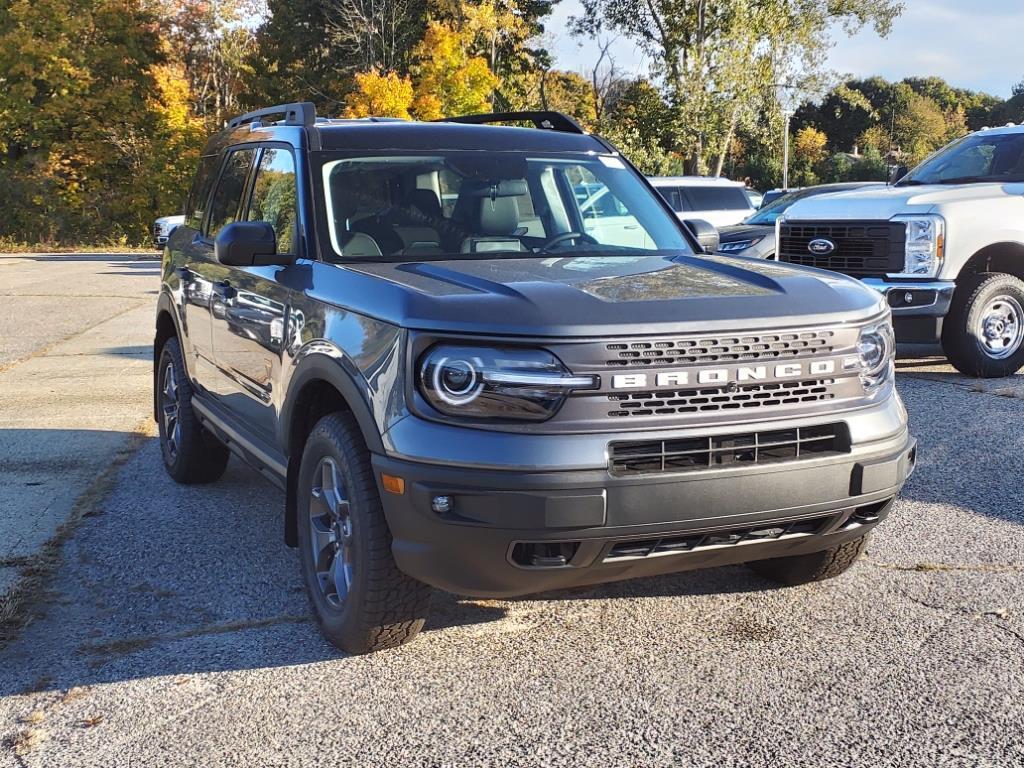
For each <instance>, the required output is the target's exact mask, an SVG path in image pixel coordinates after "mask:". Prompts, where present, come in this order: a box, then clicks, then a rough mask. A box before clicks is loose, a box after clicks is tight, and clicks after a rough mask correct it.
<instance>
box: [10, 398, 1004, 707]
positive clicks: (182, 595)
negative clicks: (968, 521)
mask: <svg viewBox="0 0 1024 768" xmlns="http://www.w3.org/2000/svg"><path fill="white" fill-rule="evenodd" d="M900 389H901V392H902V394H903V397H904V399H905V401H906V403H907V406H908V409H909V411H910V414H911V423H912V426H913V431H914V434H915V436H916V437H917V438H918V439H919V441H920V451H919V464H918V469H917V472H916V473H915V475H914V476H913V477H912V478H911V480H910V482H909V483H908V485H907V487H906V489H905V492H904V498H906V499H909V500H910V501H912V502H924V503H928V504H945V505H955V506H957V507H959V508H961V509H962V510H966V511H968V512H969V513H972V514H975V515H978V516H982V517H987V518H991V519H994V520H999V521H1003V522H1010V523H1014V524H1017V525H1021V524H1024V509H1022V508H1021V505H1020V504H1013V503H1010V501H1011V500H1012V499H1013V498H1015V496H1016V491H1015V490H1014V488H1013V487H1011V486H1010V484H1012V483H1013V482H1014V480H1013V479H1012V478H1015V477H1019V476H1020V471H1021V469H1022V468H1024V467H1022V465H1021V462H1022V459H1021V455H1022V454H1021V452H1020V451H1019V450H1011V451H1002V452H999V453H997V454H994V455H993V454H990V453H988V452H987V448H986V446H991V445H1006V446H1021V441H1022V438H1021V435H1022V434H1024V430H1022V429H1021V427H1022V423H1021V422H1022V419H1024V409H1022V408H1021V404H1020V402H1019V401H1018V400H1012V399H1007V398H999V397H991V396H986V395H982V394H976V393H971V392H965V391H964V390H963V389H961V388H959V387H948V386H944V385H941V386H940V385H937V384H936V383H935V382H932V381H928V380H926V379H916V378H910V379H904V378H901V381H900ZM14 433H19V434H14ZM124 437H125V436H124V435H123V434H121V433H107V434H106V436H105V437H104V436H103V435H96V434H90V433H89V432H88V431H87V430H77V431H76V430H0V449H2V453H0V456H3V457H4V458H3V459H0V485H2V486H3V487H5V488H7V489H10V488H18V487H20V488H22V489H23V490H22V491H21V492H19V494H17V495H12V494H6V493H5V496H6V497H9V498H5V505H14V504H19V505H22V506H25V505H27V508H28V509H29V510H30V511H31V510H33V509H35V508H36V507H38V508H39V509H40V510H41V509H42V508H43V507H44V506H45V505H46V504H48V503H49V500H50V499H51V497H52V492H50V491H51V489H50V487H49V485H48V484H50V483H52V484H53V488H54V489H56V488H58V487H60V484H61V483H63V484H64V485H66V484H67V483H68V478H69V475H68V471H69V469H68V468H69V467H73V468H74V472H79V473H84V474H85V475H86V476H88V475H89V473H91V475H92V477H99V478H101V479H102V477H103V475H104V471H105V468H104V465H103V464H102V462H100V463H97V462H96V461H93V462H92V463H90V462H89V460H88V459H89V457H91V456H93V455H102V454H104V452H106V454H107V455H109V454H111V453H113V452H114V449H112V448H111V445H112V443H109V444H108V443H107V442H104V440H107V441H115V442H116V440H117V439H121V440H122V442H123V440H124ZM52 446H59V447H60V450H59V451H56V452H54V451H53V450H52ZM101 449H102V450H101ZM17 456H29V457H32V459H31V460H24V461H22V460H16V459H15V458H14V457H17ZM974 457H978V458H974ZM981 457H985V461H982V460H981ZM968 467H969V468H970V476H969V477H967V474H968V472H967V469H968ZM34 483H38V484H39V485H32V484H34ZM83 487H85V488H86V490H85V491H83V494H82V496H81V497H79V499H78V500H77V501H76V514H77V515H78V517H79V518H80V522H79V524H78V526H77V530H75V531H74V532H73V534H72V535H70V537H69V539H68V541H67V542H66V543H65V544H64V545H63V547H62V549H61V550H60V551H59V556H58V557H55V558H53V560H52V563H53V565H52V567H51V568H50V569H49V571H48V572H47V571H46V569H43V572H42V578H41V579H40V583H39V584H38V585H37V586H36V587H35V588H34V592H35V593H34V594H33V595H31V597H32V601H31V606H32V609H31V611H30V612H29V613H28V614H27V616H26V617H25V618H27V619H28V620H29V621H28V623H27V626H25V627H24V628H23V629H21V630H20V632H19V633H18V634H17V636H16V637H15V639H14V640H13V641H12V642H11V643H10V644H8V645H7V646H6V647H4V648H0V669H3V670H5V673H4V674H3V675H0V696H9V695H14V694H18V693H21V692H24V691H27V690H32V689H41V690H58V689H67V688H71V687H74V686H83V685H93V684H97V683H107V682H116V681H121V680H130V679H137V678H149V677H161V676H174V675H180V674H194V673H201V672H217V671H225V670H239V669H257V668H272V667H283V666H289V665H296V664H308V663H317V662H322V661H326V660H332V659H338V658H343V655H342V654H340V653H339V652H338V651H337V650H336V649H334V648H333V647H331V646H330V645H329V644H328V643H327V642H326V641H324V639H323V638H322V636H321V635H320V633H319V631H318V629H317V627H316V624H315V622H314V621H313V619H312V618H311V614H310V610H309V606H308V601H307V598H306V595H305V587H304V585H303V583H302V579H301V577H300V573H299V565H298V556H297V553H296V552H295V551H294V550H291V549H288V548H287V547H286V546H285V545H284V543H283V537H282V516H281V510H282V507H283V498H282V495H281V493H280V492H279V491H278V490H277V489H276V488H274V487H273V486H271V485H270V484H269V483H267V482H266V481H265V480H263V479H262V478H260V477H259V476H258V475H257V473H255V472H254V471H252V470H250V469H249V468H247V467H245V466H243V465H242V464H241V463H239V462H237V461H235V460H232V461H231V463H230V464H229V466H228V470H227V472H226V473H225V475H224V477H223V478H222V479H221V480H220V481H218V482H216V483H211V484H209V485H203V486H181V485H177V484H175V483H174V482H173V481H171V480H170V479H169V478H168V477H167V475H166V473H165V472H164V470H163V467H162V465H161V459H160V453H159V446H158V444H157V441H156V440H155V439H153V438H148V439H146V440H145V441H144V442H143V443H142V445H141V447H140V448H139V450H138V451H137V452H136V453H135V455H134V456H133V457H131V458H130V459H129V460H128V461H127V463H126V464H125V465H124V466H123V467H122V468H120V469H119V470H118V471H116V472H112V479H111V480H110V482H109V483H108V484H107V485H103V483H102V482H100V484H99V485H92V486H90V485H89V484H88V483H86V484H85V486H83ZM33 505H35V506H33ZM12 509H13V506H12V507H11V508H10V509H6V508H4V509H3V510H2V511H4V514H5V516H7V515H9V514H10V512H11V510H12ZM28 518H29V519H30V518H31V515H29V516H28ZM46 561H47V559H46V558H43V559H42V562H43V563H44V564H45V563H46ZM21 567H23V568H25V569H27V570H29V571H32V572H33V573H35V574H36V575H37V576H38V575H39V573H40V569H39V568H38V567H37V564H36V563H35V562H34V561H32V560H29V561H26V562H25V563H24V564H23V565H22V566H21ZM766 589H775V587H773V586H772V585H770V584H769V582H767V581H764V580H763V579H761V578H760V577H758V576H756V575H754V574H753V573H752V572H750V571H749V570H747V569H746V568H743V567H737V566H731V567H723V568H717V569H710V570H702V571H687V572H680V573H676V574H671V575H665V576H656V577H649V578H644V579H637V580H632V581H624V582H615V583H609V584H602V585H597V586H590V587H582V588H576V589H570V590H560V591H556V592H549V593H545V594H540V595H533V596H529V597H524V598H517V599H512V600H481V599H467V598H461V597H457V596H454V595H450V594H447V593H442V592H438V593H435V597H434V606H433V611H432V614H431V617H430V619H429V621H428V623H427V625H426V628H425V633H426V634H427V635H430V634H431V633H435V632H438V633H440V632H443V631H444V630H447V629H451V628H456V627H465V626H473V625H483V624H489V623H493V622H498V621H500V620H502V619H503V618H505V617H506V616H508V615H509V613H510V612H512V611H514V610H516V609H517V606H520V605H522V604H524V603H528V602H556V603H557V602H563V601H582V600H595V601H604V600H630V599H636V598H645V597H651V598H655V597H676V596H679V597H687V596H700V595H709V594H723V593H733V594H742V593H750V592H757V591H761V590H766ZM0 636H2V633H0Z"/></svg>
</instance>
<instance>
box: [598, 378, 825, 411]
mask: <svg viewBox="0 0 1024 768" xmlns="http://www.w3.org/2000/svg"><path fill="white" fill-rule="evenodd" d="M835 383H836V381H835V379H811V380H808V381H780V382H775V383H770V384H744V385H737V386H735V387H713V388H710V389H708V388H704V389H684V390H676V391H668V392H639V393H636V392H630V393H629V394H612V395H608V400H609V403H610V410H609V411H608V415H609V416H612V417H615V418H628V417H630V416H671V415H677V414H684V413H704V412H708V411H730V410H733V411H735V410H740V409H743V408H763V407H766V406H772V405H799V404H801V403H818V402H822V401H824V400H832V399H833V398H835V396H836V395H835V392H834V391H833V385H834V384H835Z"/></svg>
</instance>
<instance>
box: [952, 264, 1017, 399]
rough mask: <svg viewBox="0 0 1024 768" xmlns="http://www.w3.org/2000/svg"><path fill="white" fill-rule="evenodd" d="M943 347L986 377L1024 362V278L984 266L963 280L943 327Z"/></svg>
mask: <svg viewBox="0 0 1024 768" xmlns="http://www.w3.org/2000/svg"><path fill="white" fill-rule="evenodd" d="M942 347H943V350H944V351H945V353H946V356H947V357H949V361H950V362H951V363H952V364H953V366H954V367H955V368H956V369H957V370H958V371H960V372H961V373H963V374H965V375H967V376H978V377H981V378H985V379H991V378H998V377H1001V376H1011V375H1013V374H1014V373H1016V372H1017V371H1018V370H1020V368H1021V366H1024V282H1022V281H1021V280H1020V279H1019V278H1016V277H1014V276H1013V275H1006V274H1002V273H1000V272H982V273H979V274H976V275H969V276H967V277H965V278H964V279H963V280H962V281H961V282H960V283H959V285H957V288H956V293H955V294H954V295H953V305H952V306H951V307H950V310H949V316H948V317H947V318H946V321H945V323H944V325H943V328H942Z"/></svg>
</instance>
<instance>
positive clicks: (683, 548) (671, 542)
mask: <svg viewBox="0 0 1024 768" xmlns="http://www.w3.org/2000/svg"><path fill="white" fill-rule="evenodd" d="M833 519H834V515H825V516H823V517H813V518H809V519H804V520H792V521H789V522H781V523H759V524H756V525H748V526H743V527H737V528H727V529H725V530H722V531H714V532H711V533H690V534H678V535H673V536H663V537H660V538H654V539H636V540H633V541H620V542H616V543H615V544H613V545H612V548H611V549H610V550H608V554H606V555H605V556H604V562H606V563H607V562H614V561H616V560H635V559H638V558H645V557H657V556H659V555H674V554H679V553H681V552H693V551H694V550H699V549H708V548H710V547H734V546H737V545H742V544H754V543H757V542H760V541H777V540H779V539H785V538H794V537H797V536H813V535H814V534H816V533H818V532H820V531H822V530H824V528H825V527H826V526H827V525H828V524H829V523H830V522H831V521H832V520H833Z"/></svg>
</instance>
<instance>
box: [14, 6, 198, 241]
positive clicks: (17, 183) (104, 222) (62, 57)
mask: <svg viewBox="0 0 1024 768" xmlns="http://www.w3.org/2000/svg"><path fill="white" fill-rule="evenodd" d="M157 28H158V27H157V24H156V23H155V18H154V16H153V15H151V14H150V13H149V12H148V11H146V10H144V9H143V7H142V5H141V2H140V0H13V1H12V2H7V3H2V4H0V72H2V73H3V80H4V87H3V88H2V89H0V149H2V152H0V177H2V178H3V179H4V180H5V183H4V184H0V207H2V208H3V210H4V211H5V215H4V216H3V217H2V218H0V236H6V237H9V238H13V239H17V240H23V241H30V242H62V241H63V242H67V241H78V242H83V241H90V240H91V241H95V242H113V241H119V240H127V241H131V242H141V241H142V240H143V239H144V238H145V237H146V236H147V233H148V230H149V227H150V226H151V223H152V218H153V216H154V215H156V214H157V212H160V213H170V212H174V211H177V210H180V208H181V196H182V189H183V187H182V186H180V185H179V184H178V183H177V181H175V179H177V180H179V181H180V176H181V174H183V172H184V171H183V168H184V167H185V166H186V165H188V164H191V162H192V160H193V157H194V154H190V153H194V150H192V149H190V148H191V147H192V146H193V142H194V141H195V140H196V138H197V136H196V134H195V128H196V126H195V125H194V124H193V123H190V121H189V116H188V108H187V103H188V98H189V95H190V94H189V92H188V87H187V83H184V82H183V81H182V77H181V73H180V71H177V72H176V71H173V70H162V69H161V68H162V67H163V66H164V63H165V62H164V55H163V53H162V51H161V46H160V41H159V39H158V38H157V36H156V34H155V30H156V29H157ZM83 41H88V44H83ZM183 99H184V101H183ZM179 139H180V140H181V141H182V144H181V145H179V146H178V148H179V149H181V150H188V151H184V152H183V154H182V156H181V157H179V158H177V159H173V158H166V157H162V158H161V160H160V164H161V165H163V163H167V164H168V165H167V166H166V167H159V168H157V167H155V166H156V164H157V161H156V159H155V158H156V157H157V156H158V154H159V153H158V151H157V150H158V149H163V148H164V147H165V146H171V145H172V144H173V143H174V142H176V141H178V140H179Z"/></svg>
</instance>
